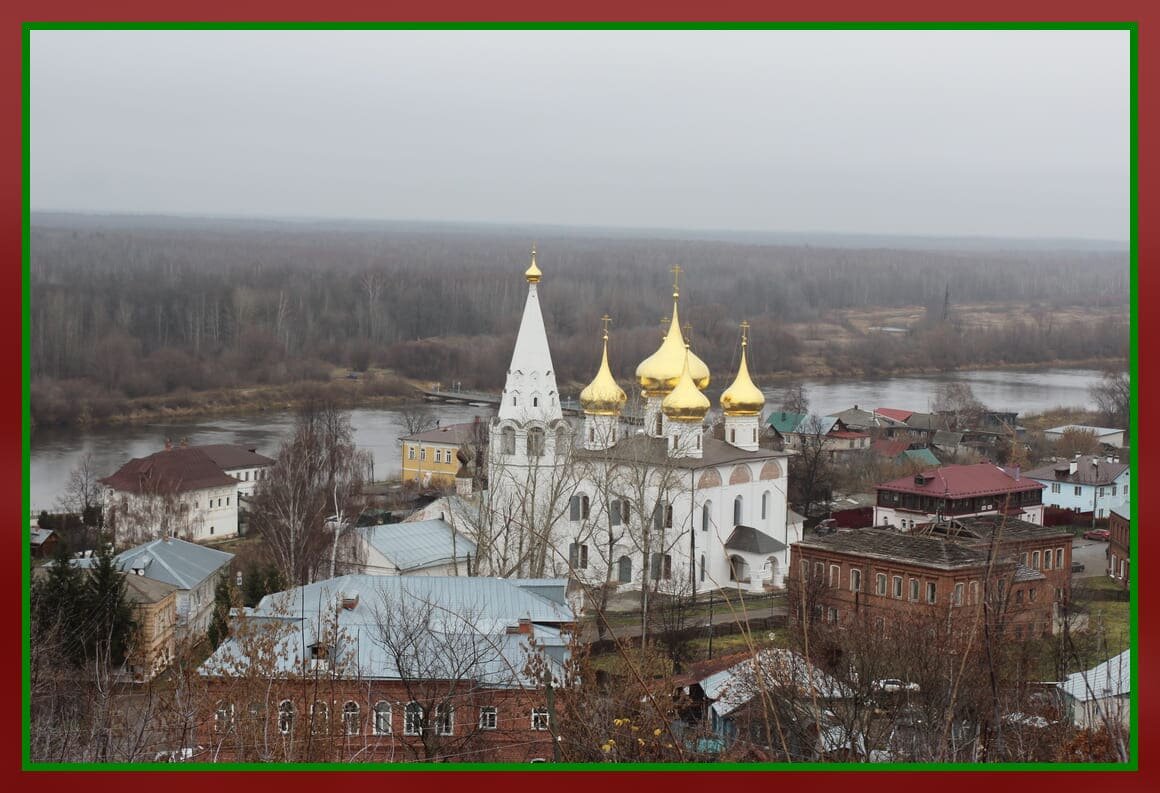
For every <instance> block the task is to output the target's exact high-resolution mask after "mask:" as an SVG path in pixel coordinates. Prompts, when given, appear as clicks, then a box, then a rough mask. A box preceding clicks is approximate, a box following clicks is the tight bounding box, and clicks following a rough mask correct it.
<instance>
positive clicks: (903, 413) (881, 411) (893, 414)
mask: <svg viewBox="0 0 1160 793" xmlns="http://www.w3.org/2000/svg"><path fill="white" fill-rule="evenodd" d="M874 412H875V413H877V414H878V415H879V416H885V417H886V418H888V419H894V420H895V421H901V422H903V423H905V422H906V420H907V419H909V418H910V417H911V416H913V415H914V411H913V410H898V409H897V408H878V409H877V410H875V411H874Z"/></svg>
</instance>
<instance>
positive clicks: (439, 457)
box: [435, 449, 443, 463]
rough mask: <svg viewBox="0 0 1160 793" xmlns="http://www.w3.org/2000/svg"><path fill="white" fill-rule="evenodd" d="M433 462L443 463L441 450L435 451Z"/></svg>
mask: <svg viewBox="0 0 1160 793" xmlns="http://www.w3.org/2000/svg"><path fill="white" fill-rule="evenodd" d="M435 462H437V463H441V462H443V450H442V449H436V450H435Z"/></svg>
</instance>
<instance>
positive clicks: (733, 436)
mask: <svg viewBox="0 0 1160 793" xmlns="http://www.w3.org/2000/svg"><path fill="white" fill-rule="evenodd" d="M729 442H730V443H737V430H735V429H730V430H729Z"/></svg>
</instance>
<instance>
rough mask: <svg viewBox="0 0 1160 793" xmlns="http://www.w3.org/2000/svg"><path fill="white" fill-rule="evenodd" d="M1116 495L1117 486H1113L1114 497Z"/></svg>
mask: <svg viewBox="0 0 1160 793" xmlns="http://www.w3.org/2000/svg"><path fill="white" fill-rule="evenodd" d="M1115 494H1116V486H1115V485H1112V495H1113V496H1114V495H1115Z"/></svg>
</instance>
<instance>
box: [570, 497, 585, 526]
mask: <svg viewBox="0 0 1160 793" xmlns="http://www.w3.org/2000/svg"><path fill="white" fill-rule="evenodd" d="M568 512H569V517H570V518H571V519H572V520H588V496H586V495H584V494H580V495H578V496H572V499H571V501H569V502H568Z"/></svg>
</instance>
